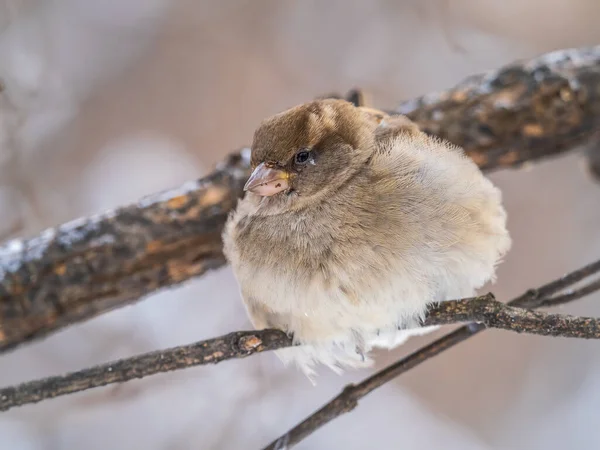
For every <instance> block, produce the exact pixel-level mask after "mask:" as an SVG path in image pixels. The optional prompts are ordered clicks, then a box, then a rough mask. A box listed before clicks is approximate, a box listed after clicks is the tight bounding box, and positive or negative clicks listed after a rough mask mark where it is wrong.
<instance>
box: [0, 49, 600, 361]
mask: <svg viewBox="0 0 600 450" xmlns="http://www.w3.org/2000/svg"><path fill="white" fill-rule="evenodd" d="M598 84H600V46H598V47H592V48H582V49H573V50H562V51H558V52H553V53H551V54H548V55H545V56H542V57H540V58H535V59H532V60H530V61H526V62H518V63H514V64H511V65H508V66H505V67H503V68H501V69H499V70H496V71H492V72H488V73H486V74H483V75H479V76H475V77H470V78H468V79H467V80H466V81H464V82H463V83H461V84H459V85H458V86H456V87H455V88H453V89H450V90H447V91H443V92H440V93H436V94H429V95H426V96H423V97H421V98H418V99H415V100H413V101H409V102H406V103H404V104H402V105H401V106H400V107H399V109H398V112H401V113H404V114H407V115H408V116H409V117H410V118H411V119H413V120H414V121H415V122H416V123H417V124H419V126H420V127H421V128H422V129H423V130H424V131H426V132H427V133H430V134H433V135H437V136H440V137H443V138H446V139H448V140H449V141H450V142H452V143H454V144H456V145H459V146H461V147H463V148H464V149H465V151H466V152H467V154H468V155H469V156H470V157H471V158H473V160H474V161H475V162H476V163H477V164H478V165H479V166H480V167H481V168H482V169H484V170H492V169H497V168H503V167H518V166H519V165H520V164H521V163H523V162H525V161H534V160H539V159H541V158H545V157H548V156H551V155H555V154H557V153H560V152H565V151H567V150H570V149H572V148H575V147H576V146H578V145H580V144H583V143H586V142H588V140H589V139H591V138H592V137H593V136H594V133H595V132H596V130H597V129H598V128H600V93H599V91H598V89H597V86H598ZM353 97H356V98H353V99H354V100H355V101H358V100H357V99H358V97H357V96H356V94H355V93H354V94H353ZM248 174H249V161H248V158H247V152H241V153H237V154H235V155H232V156H231V157H230V158H229V159H228V160H227V161H226V162H225V163H223V164H222V165H221V166H220V167H219V168H218V169H217V170H216V171H215V172H214V173H213V174H212V175H210V176H209V177H207V178H205V179H203V180H200V181H198V182H191V183H188V184H186V185H184V186H182V187H180V188H177V189H174V190H171V191H168V192H164V193H161V194H158V195H155V196H153V197H150V198H147V199H143V200H141V201H140V202H138V204H135V205H130V206H127V207H124V208H120V209H117V210H115V211H110V212H108V213H106V214H103V215H101V216H97V217H90V218H85V219H81V220H78V221H76V222H73V223H68V224H65V225H62V226H60V227H57V228H55V229H51V230H48V231H46V232H44V233H42V234H41V235H39V236H38V237H35V238H33V239H29V240H15V241H12V242H9V243H7V244H6V245H5V246H4V247H0V352H2V351H7V350H9V349H13V348H15V347H16V346H17V345H20V344H22V343H24V342H29V341H31V340H33V339H37V338H41V337H44V336H47V335H48V334H50V333H52V332H54V331H56V330H58V329H60V328H63V327H65V326H68V325H71V324H74V323H76V322H80V321H83V320H87V319H89V318H91V317H94V316H96V315H99V314H102V313H104V312H106V311H109V310H111V309H114V308H118V307H121V306H124V305H126V304H130V303H132V302H134V301H137V300H139V299H140V298H142V297H144V296H145V295H147V294H149V293H151V292H154V291H155V290H157V289H161V288H165V287H169V286H175V285H177V284H179V283H182V282H184V281H186V280H188V279H190V278H192V277H196V276H199V275H201V274H203V273H205V272H206V271H207V270H210V269H213V268H216V267H220V266H222V265H223V264H224V263H225V258H224V257H223V254H222V243H221V231H222V227H223V225H224V223H225V220H226V218H227V215H228V213H229V212H230V211H231V209H232V208H233V207H234V206H235V204H236V202H237V199H238V198H239V197H240V196H241V195H242V187H243V184H244V182H245V180H246V178H247V176H248Z"/></svg>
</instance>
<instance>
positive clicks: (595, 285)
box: [264, 260, 600, 450]
mask: <svg viewBox="0 0 600 450" xmlns="http://www.w3.org/2000/svg"><path fill="white" fill-rule="evenodd" d="M599 272H600V260H598V261H595V262H593V263H591V264H588V265H587V266H584V267H582V268H581V269H578V270H575V271H573V272H571V273H569V274H567V275H565V276H563V277H561V278H559V279H557V280H554V281H552V282H550V283H548V284H546V285H544V286H541V287H539V288H537V289H530V290H528V291H527V292H526V293H524V294H523V295H521V296H519V297H517V298H515V299H513V300H511V301H510V302H509V303H508V305H506V306H507V307H508V308H510V307H517V308H539V307H542V306H548V305H555V304H561V303H566V302H569V301H574V300H576V299H579V298H581V297H583V296H584V295H587V294H590V293H592V292H595V291H598V290H600V282H599V281H595V282H590V283H589V284H588V285H587V286H585V287H583V288H581V289H579V290H576V291H573V292H571V293H567V294H564V295H558V296H555V294H558V293H559V292H561V291H563V290H564V289H567V288H569V287H571V286H573V285H574V284H576V283H579V282H580V281H583V280H584V279H586V278H588V277H590V276H593V275H596V274H598V273H599ZM444 303H445V302H444ZM444 303H442V304H441V305H444ZM519 311H526V310H521V309H519ZM563 317H564V316H563ZM426 323H427V321H426ZM549 325H551V324H549ZM508 326H510V319H509V323H508ZM485 329H486V324H485V323H470V324H467V325H464V326H462V327H460V328H458V329H456V330H455V331H453V332H451V333H449V334H447V335H445V336H443V337H441V338H439V339H437V340H435V341H434V342H432V343H430V344H429V345H427V346H425V347H422V348H421V349H419V350H417V351H415V352H414V353H412V354H410V355H408V356H407V357H405V358H403V359H401V360H400V361H397V362H395V363H394V364H391V365H390V366H388V367H386V368H385V369H383V370H381V371H379V372H377V373H375V374H374V375H371V376H370V377H368V378H366V379H365V380H364V381H362V382H361V383H359V384H357V385H352V384H350V385H348V386H346V387H345V388H344V390H343V391H342V392H341V393H340V394H339V395H338V396H337V397H335V398H334V399H333V400H331V401H330V402H329V403H327V404H326V405H324V406H323V407H322V408H321V409H319V410H318V411H316V412H314V413H313V414H311V415H310V416H309V417H307V418H306V419H305V420H304V421H302V422H301V423H299V424H298V425H296V426H295V427H294V428H292V429H291V430H289V431H288V432H287V433H285V434H284V435H282V436H281V437H279V438H278V439H276V440H275V441H273V442H272V443H271V444H269V445H268V446H267V447H265V448H264V450H277V449H279V450H283V449H289V448H291V447H293V446H294V445H296V444H297V443H298V442H300V441H302V440H303V439H305V438H307V437H308V436H309V435H311V434H312V433H314V432H315V431H316V430H318V429H319V428H321V427H322V426H324V425H326V424H327V423H329V422H331V421H332V420H334V419H336V418H337V417H339V416H341V415H342V414H345V413H348V412H350V411H352V410H353V409H354V408H356V407H357V406H358V401H359V400H360V399H361V398H363V397H364V396H366V395H367V394H369V393H371V392H372V391H374V390H375V389H377V388H378V387H381V386H383V385H384V384H385V383H387V382H388V381H391V380H393V379H394V378H396V377H398V376H400V375H402V374H403V373H405V372H407V371H409V370H410V369H412V368H414V367H416V366H418V365H419V364H421V363H423V362H425V361H427V360H429V359H430V358H433V357H434V356H436V355H439V354H440V353H442V352H444V351H446V350H448V349H450V348H452V347H454V346H455V345H457V344H460V343H461V342H463V341H465V340H466V339H469V338H470V337H472V336H474V335H476V334H478V333H479V332H481V331H483V330H485ZM592 332H593V333H597V332H598V328H597V322H596V324H594V326H593V331H592Z"/></svg>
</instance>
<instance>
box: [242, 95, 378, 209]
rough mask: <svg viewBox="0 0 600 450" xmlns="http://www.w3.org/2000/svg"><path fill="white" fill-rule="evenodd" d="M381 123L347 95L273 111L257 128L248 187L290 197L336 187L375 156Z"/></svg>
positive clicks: (304, 197) (307, 195)
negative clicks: (376, 128) (343, 97)
mask: <svg viewBox="0 0 600 450" xmlns="http://www.w3.org/2000/svg"><path fill="white" fill-rule="evenodd" d="M375 126H376V124H375V122H373V121H372V120H368V119H367V116H366V115H365V112H364V111H362V110H361V109H360V108H356V107H355V106H354V105H352V104H351V103H349V102H346V101H344V100H333V99H327V100H317V101H313V102H310V103H306V104H303V105H300V106H297V107H295V108H292V109H289V110H287V111H284V112H282V113H280V114H277V115H275V116H272V117H270V118H268V119H266V120H264V121H263V122H262V123H261V125H260V126H259V128H258V129H257V130H256V132H255V134H254V141H253V143H252V156H251V164H252V168H253V172H252V175H251V176H250V178H249V179H248V182H247V183H246V186H245V187H244V190H246V191H250V192H252V193H254V194H257V195H259V196H262V197H271V198H272V199H273V200H275V199H276V198H281V199H284V198H285V199H286V201H289V199H290V198H303V199H308V198H311V197H313V196H315V195H319V194H323V193H326V192H327V191H329V190H334V189H336V188H337V187H339V186H340V185H341V184H343V183H344V182H345V181H346V180H348V179H349V178H350V177H352V175H353V174H354V173H356V171H357V170H359V169H360V167H361V166H363V165H364V164H365V162H366V161H367V160H368V159H369V157H370V155H371V154H372V151H373V148H374V134H373V130H374V128H375ZM292 194H293V195H292Z"/></svg>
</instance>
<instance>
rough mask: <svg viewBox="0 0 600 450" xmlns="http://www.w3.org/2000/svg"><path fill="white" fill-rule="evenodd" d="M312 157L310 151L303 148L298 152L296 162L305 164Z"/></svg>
mask: <svg viewBox="0 0 600 450" xmlns="http://www.w3.org/2000/svg"><path fill="white" fill-rule="evenodd" d="M309 158H310V153H309V152H308V151H306V150H302V151H300V152H298V153H296V158H295V161H296V164H305V163H306V162H307V161H308V159H309Z"/></svg>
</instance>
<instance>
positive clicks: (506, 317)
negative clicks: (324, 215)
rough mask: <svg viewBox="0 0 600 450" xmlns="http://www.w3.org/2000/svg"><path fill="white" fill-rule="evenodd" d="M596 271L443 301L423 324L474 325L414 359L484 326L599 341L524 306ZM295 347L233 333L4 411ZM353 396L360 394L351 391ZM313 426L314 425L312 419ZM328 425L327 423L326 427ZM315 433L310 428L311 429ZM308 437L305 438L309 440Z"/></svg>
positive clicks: (124, 363)
mask: <svg viewBox="0 0 600 450" xmlns="http://www.w3.org/2000/svg"><path fill="white" fill-rule="evenodd" d="M598 272H600V261H597V262H595V263H593V264H590V265H588V266H586V267H584V268H582V269H579V270H577V271H575V272H572V273H571V274H568V275H566V276H565V277H563V278H561V279H559V280H557V281H555V282H553V283H550V284H548V285H546V286H542V287H541V288H539V289H537V290H530V291H528V292H527V293H525V294H523V295H522V296H521V297H519V298H517V299H515V300H513V301H512V302H511V303H510V304H509V305H507V304H504V303H501V302H498V301H496V300H495V298H494V296H493V295H492V294H486V295H483V296H480V297H474V298H470V299H463V300H453V301H447V302H442V303H440V304H439V305H436V306H433V307H431V308H430V309H429V311H428V313H427V316H426V318H425V321H424V325H448V324H454V323H464V322H476V323H473V324H470V325H467V326H465V327H463V328H460V329H459V330H458V331H456V332H454V333H451V334H450V335H449V336H453V337H451V338H449V337H448V336H447V337H445V338H442V339H441V341H442V342H441V343H439V345H438V344H435V343H434V344H435V345H434V344H431V345H430V346H428V347H425V348H424V349H423V350H421V351H419V352H417V353H419V355H418V356H415V357H414V358H416V360H418V361H421V360H424V359H423V358H425V359H427V358H429V357H431V356H434V355H435V354H437V353H439V352H440V351H442V350H440V349H445V348H449V346H452V345H454V344H455V343H458V342H460V341H462V340H464V339H466V337H468V336H470V335H472V334H475V333H476V332H478V331H481V330H483V329H485V328H486V327H492V328H500V329H505V330H509V331H514V332H518V333H531V334H539V335H550V336H563V337H574V338H584V339H599V338H600V319H594V318H585V317H573V316H568V315H561V314H546V313H541V312H534V311H530V310H528V309H524V308H522V306H523V305H530V307H540V306H544V305H546V304H549V303H547V302H549V301H551V300H552V299H554V301H555V303H552V304H557V303H558V299H561V300H560V302H561V303H564V302H568V301H574V300H576V299H578V298H580V297H582V296H583V295H586V294H589V293H591V292H594V291H597V290H600V280H599V281H595V282H591V283H589V284H588V285H587V286H586V287H584V288H582V289H580V290H577V291H573V292H571V293H569V294H566V295H564V296H558V297H552V295H553V294H555V293H556V292H559V291H560V290H563V289H565V288H566V287H569V286H572V285H574V284H575V283H577V282H579V281H581V280H583V279H585V278H587V277H589V276H591V275H594V274H596V273H598ZM592 287H593V289H592ZM461 330H462V331H461ZM438 342H439V341H438ZM291 345H292V339H291V337H289V336H287V335H286V334H285V333H284V332H283V331H280V330H260V331H240V332H235V333H230V334H227V335H225V336H221V337H217V338H214V339H208V340H205V341H200V342H197V343H195V344H191V345H185V346H181V347H174V348H171V349H167V350H161V351H155V352H150V353H146V354H143V355H139V356H134V357H132V358H127V359H122V360H119V361H115V362H111V363H107V364H102V365H99V366H96V367H92V368H90V369H84V370H80V371H78V372H72V373H69V374H67V375H63V376H55V377H50V378H45V379H41V380H36V381H31V382H27V383H23V384H20V385H17V386H13V387H7V388H3V389H0V411H4V410H7V409H10V408H13V407H15V406H21V405H25V404H29V403H36V402H39V401H42V400H45V399H50V398H54V397H58V396H62V395H66V394H71V393H75V392H80V391H84V390H87V389H91V388H95V387H100V386H106V385H108V384H113V383H120V382H124V381H129V380H132V379H135V378H143V377H146V376H149V375H154V374H157V373H162V372H169V371H173V370H179V369H184V368H187V367H193V366H198V365H207V364H216V363H219V362H221V361H224V360H227V359H232V358H243V357H246V356H249V355H252V354H254V353H260V352H264V351H268V350H277V349H279V348H283V347H289V346H291ZM422 352H425V353H422ZM416 360H415V361H416ZM410 361H411V362H410V364H415V361H413V360H412V359H411V360H410ZM410 364H409V365H404V366H402V367H404V368H405V370H408V368H411V367H413V366H412V365H410ZM386 370H387V369H386ZM394 373H395V372H394ZM369 386H370V384H369ZM373 389H374V388H373ZM371 390H372V389H371ZM344 392H346V391H344ZM352 392H354V391H352ZM361 392H362V391H361ZM368 392H370V391H368ZM368 392H366V393H368ZM366 393H364V395H366ZM352 395H357V394H354V393H353V394H352ZM364 395H362V396H364ZM351 398H352V397H351ZM344 404H345V403H344ZM331 408H333V407H330V409H329V410H328V414H329V413H330V412H331ZM333 411H334V413H335V414H336V415H334V416H331V418H330V419H329V420H332V419H333V418H335V417H337V415H340V414H341V413H343V412H347V411H345V410H338V409H335V408H334V409H333ZM328 417H329V416H328ZM311 423H313V422H312V421H311ZM325 423H326V422H323V423H322V425H324V424H325ZM303 429H304V428H303ZM315 429H316V428H314V429H312V431H314V430H315ZM312 431H311V432H312ZM296 435H297V436H300V434H297V433H295V434H294V436H296ZM307 435H308V434H306V435H303V436H304V437H306V436H307ZM290 442H298V441H290ZM273 448H276V447H273Z"/></svg>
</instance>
